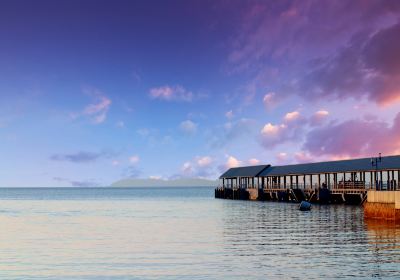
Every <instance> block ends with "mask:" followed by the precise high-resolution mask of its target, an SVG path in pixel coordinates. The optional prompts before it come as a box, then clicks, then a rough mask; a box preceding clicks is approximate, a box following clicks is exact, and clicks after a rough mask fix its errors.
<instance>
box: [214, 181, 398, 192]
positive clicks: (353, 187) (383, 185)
mask: <svg viewBox="0 0 400 280" xmlns="http://www.w3.org/2000/svg"><path fill="white" fill-rule="evenodd" d="M320 187H326V188H328V189H329V190H331V191H333V192H343V191H346V192H351V191H352V192H361V191H367V190H376V189H378V190H400V187H399V186H398V185H396V184H390V183H388V182H377V184H374V183H372V184H371V183H369V182H363V181H344V182H343V181H341V182H338V183H336V184H334V183H333V184H326V183H323V184H321V185H319V184H317V183H315V184H307V183H306V184H303V183H299V184H292V185H290V184H286V185H285V184H277V183H273V184H269V185H266V184H264V185H261V184H254V185H250V184H248V185H246V184H242V185H220V186H219V187H218V188H230V189H264V190H266V191H278V190H279V191H281V190H287V189H303V190H305V191H314V190H318V189H319V188H320Z"/></svg>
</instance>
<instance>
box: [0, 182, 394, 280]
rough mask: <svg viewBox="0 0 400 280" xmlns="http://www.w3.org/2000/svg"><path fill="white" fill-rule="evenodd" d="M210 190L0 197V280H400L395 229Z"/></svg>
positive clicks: (348, 210) (349, 215) (8, 193)
mask: <svg viewBox="0 0 400 280" xmlns="http://www.w3.org/2000/svg"><path fill="white" fill-rule="evenodd" d="M213 192H214V190H213V188H202V189H198V188H197V189H195V188H192V189H190V188H188V189H181V188H180V189H162V190H161V189H159V190H157V189H156V190H154V189H153V190H151V189H150V190H149V189H111V188H110V189H107V188H102V189H90V190H88V189H71V190H65V189H64V190H63V189H51V190H45V189H44V190H24V189H19V190H4V189H3V190H0V197H1V199H0V225H1V231H0V279H52V280H53V279H57V280H59V279H118V280H119V279H145V280H146V279H250V280H251V279H277V278H280V279H282V278H283V279H287V278H297V279H304V278H306V279H327V278H330V279H332V278H354V277H356V278H361V277H366V278H371V277H377V278H385V277H388V278H393V279H400V265H399V264H400V248H399V246H400V240H399V234H400V232H399V230H400V228H399V226H396V225H393V224H383V225H382V224H378V223H377V222H376V221H369V220H368V221H367V220H365V219H364V217H363V209H362V208H361V207H358V206H346V205H325V206H319V205H314V207H313V209H312V211H309V212H301V211H298V204H295V203H278V202H259V201H255V202H253V201H237V200H236V201H232V200H222V199H214V198H213Z"/></svg>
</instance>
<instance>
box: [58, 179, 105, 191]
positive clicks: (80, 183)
mask: <svg viewBox="0 0 400 280" xmlns="http://www.w3.org/2000/svg"><path fill="white" fill-rule="evenodd" d="M53 180H54V181H57V182H65V183H68V184H70V185H71V186H73V187H80V188H90V187H98V186H99V183H97V182H94V181H92V180H84V181H79V180H70V179H67V178H63V177H53Z"/></svg>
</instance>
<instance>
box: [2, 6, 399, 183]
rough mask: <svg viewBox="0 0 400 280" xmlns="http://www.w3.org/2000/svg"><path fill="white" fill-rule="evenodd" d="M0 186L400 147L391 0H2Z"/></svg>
mask: <svg viewBox="0 0 400 280" xmlns="http://www.w3.org/2000/svg"><path fill="white" fill-rule="evenodd" d="M0 42H1V44H0V156H1V159H0V186H2V187H19V186H104V185H109V184H111V183H113V182H114V181H117V180H119V179H121V178H127V177H138V178H150V177H151V178H164V179H169V178H179V177H205V178H213V179H215V178H216V177H218V175H219V174H220V173H221V172H222V171H224V170H225V169H226V168H228V167H233V166H240V165H249V164H259V163H260V164H261V163H270V164H287V163H297V162H308V161H319V160H331V159H341V158H349V157H364V156H366V157H370V156H375V155H377V153H379V152H381V153H382V154H383V155H391V154H400V114H399V113H400V51H399V50H400V1H368V0H367V1H356V0H352V1H306V0H302V1H97V0H96V1H74V0H72V1H71V0H70V1H61V0H60V1H41V0H38V1H19V0H13V1H11V0H10V1H1V3H0Z"/></svg>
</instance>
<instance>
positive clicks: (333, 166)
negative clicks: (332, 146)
mask: <svg viewBox="0 0 400 280" xmlns="http://www.w3.org/2000/svg"><path fill="white" fill-rule="evenodd" d="M375 168H376V167H375V166H372V164H371V158H360V159H350V160H338V161H326V162H315V163H303V164H293V165H282V166H271V167H270V168H268V169H265V170H263V171H262V172H261V174H260V175H259V176H283V175H296V174H297V175H302V174H319V173H341V172H357V171H374V170H376V169H375ZM377 169H378V170H392V169H393V170H399V169H400V155H398V156H386V157H382V162H379V163H378V168H377Z"/></svg>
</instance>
